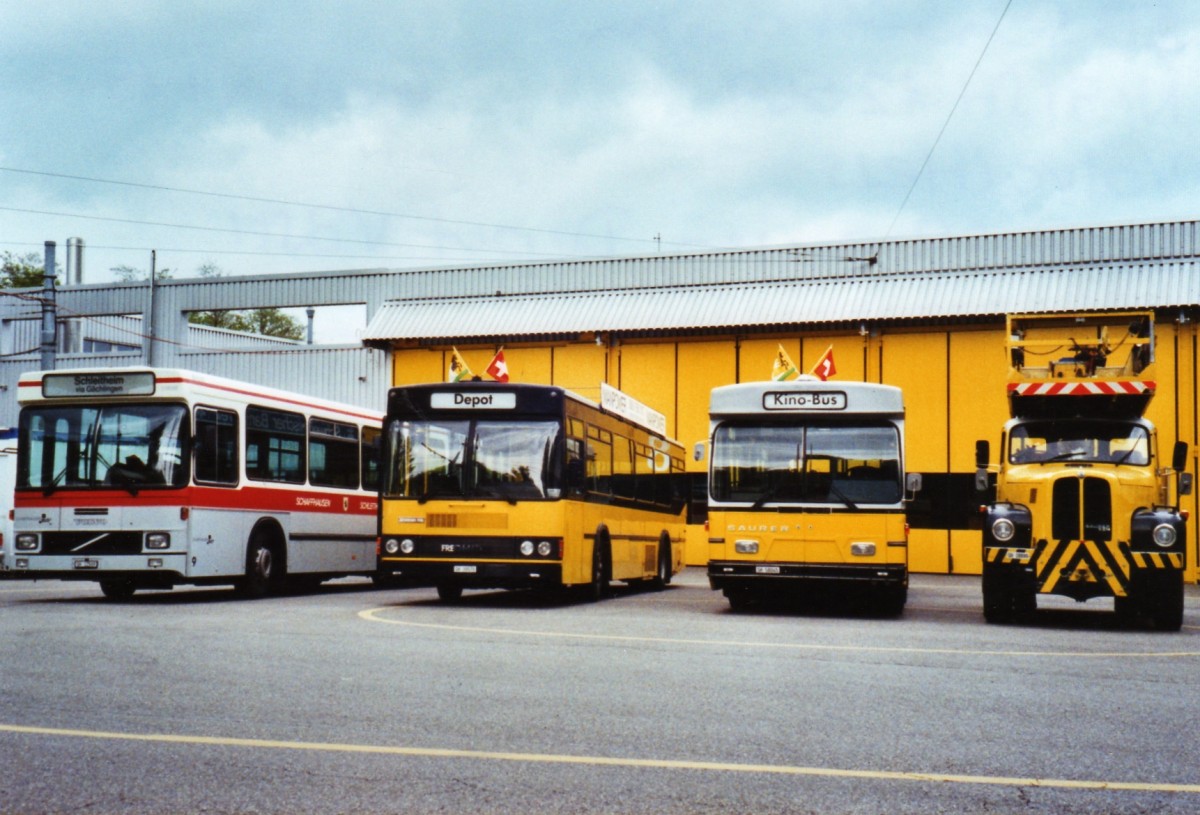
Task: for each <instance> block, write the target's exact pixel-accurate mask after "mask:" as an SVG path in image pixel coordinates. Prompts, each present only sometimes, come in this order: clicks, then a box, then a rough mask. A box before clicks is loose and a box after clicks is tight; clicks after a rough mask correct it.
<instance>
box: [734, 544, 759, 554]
mask: <svg viewBox="0 0 1200 815" xmlns="http://www.w3.org/2000/svg"><path fill="white" fill-rule="evenodd" d="M733 550H734V551H735V552H737V553H738V554H739V555H757V554H758V541H748V540H740V541H734V544H733Z"/></svg>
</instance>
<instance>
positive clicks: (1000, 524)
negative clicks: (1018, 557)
mask: <svg viewBox="0 0 1200 815" xmlns="http://www.w3.org/2000/svg"><path fill="white" fill-rule="evenodd" d="M1015 534H1017V528H1016V527H1015V526H1013V522H1012V521H1010V520H1009V519H1008V518H997V519H996V520H994V521H992V537H993V538H995V539H996V540H998V541H1000V542H1001V543H1008V542H1009V541H1010V540H1012V539H1013V535H1015Z"/></svg>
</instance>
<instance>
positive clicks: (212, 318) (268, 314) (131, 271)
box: [111, 263, 304, 340]
mask: <svg viewBox="0 0 1200 815" xmlns="http://www.w3.org/2000/svg"><path fill="white" fill-rule="evenodd" d="M111 271H112V272H113V274H115V275H116V276H117V279H118V280H121V281H122V282H125V283H132V282H134V281H138V280H147V279H149V277H150V274H149V273H148V272H146V271H143V270H142V269H135V268H133V267H132V266H114V267H113V268H112V270H111ZM196 271H197V272H198V273H199V275H200V277H220V276H221V274H222V272H221V269H220V267H218V266H217V265H215V264H213V263H205V264H204V265H203V266H201V267H200V268H199V269H197V270H196ZM154 278H155V280H173V279H174V273H173V272H172V271H171V269H159V270H157V271H156V272H155V273H154ZM188 322H189V323H191V324H192V325H207V326H209V327H211V328H224V329H227V330H229V331H241V332H243V333H246V334H261V335H263V336H267V337H281V338H283V339H287V340H300V339H303V338H304V326H302V325H301V324H300V323H299V322H298V321H297V320H295V319H294V318H292V317H290V316H288V315H287V314H284V313H283V312H282V311H280V310H279V309H277V308H257V309H231V310H228V311H193V312H192V313H191V314H189V315H188Z"/></svg>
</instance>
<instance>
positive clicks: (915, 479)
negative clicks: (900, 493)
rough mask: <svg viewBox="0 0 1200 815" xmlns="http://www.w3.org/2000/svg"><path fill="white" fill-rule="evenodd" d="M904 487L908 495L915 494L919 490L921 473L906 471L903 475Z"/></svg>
mask: <svg viewBox="0 0 1200 815" xmlns="http://www.w3.org/2000/svg"><path fill="white" fill-rule="evenodd" d="M904 489H905V490H907V491H908V493H909V494H910V495H915V494H916V493H918V492H920V491H921V474H920V473H908V474H907V475H905V476H904Z"/></svg>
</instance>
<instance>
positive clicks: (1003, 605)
mask: <svg viewBox="0 0 1200 815" xmlns="http://www.w3.org/2000/svg"><path fill="white" fill-rule="evenodd" d="M998 582H999V581H997V580H995V579H994V578H993V579H988V577H987V576H984V578H983V619H985V620H987V621H988V622H989V623H1011V622H1012V621H1013V619H1014V617H1015V616H1016V615H1015V614H1014V609H1015V606H1016V603H1015V598H1014V597H1013V594H1012V592H1011V591H1009V590H1008V589H1007V588H1002V587H1001V586H998V585H997V583H998Z"/></svg>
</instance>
